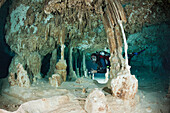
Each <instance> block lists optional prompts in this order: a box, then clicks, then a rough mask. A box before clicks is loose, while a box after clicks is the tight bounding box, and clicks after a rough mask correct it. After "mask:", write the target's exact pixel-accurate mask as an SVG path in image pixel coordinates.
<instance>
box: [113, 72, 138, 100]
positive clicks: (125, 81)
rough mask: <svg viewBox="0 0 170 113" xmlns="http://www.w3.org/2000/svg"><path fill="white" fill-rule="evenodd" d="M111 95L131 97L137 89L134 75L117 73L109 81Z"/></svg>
mask: <svg viewBox="0 0 170 113" xmlns="http://www.w3.org/2000/svg"><path fill="white" fill-rule="evenodd" d="M111 87H112V93H113V96H115V97H118V98H121V99H133V98H134V97H135V95H136V93H137V91H138V80H137V79H136V78H135V76H134V75H129V74H127V75H119V76H118V77H117V78H115V79H112V81H111Z"/></svg>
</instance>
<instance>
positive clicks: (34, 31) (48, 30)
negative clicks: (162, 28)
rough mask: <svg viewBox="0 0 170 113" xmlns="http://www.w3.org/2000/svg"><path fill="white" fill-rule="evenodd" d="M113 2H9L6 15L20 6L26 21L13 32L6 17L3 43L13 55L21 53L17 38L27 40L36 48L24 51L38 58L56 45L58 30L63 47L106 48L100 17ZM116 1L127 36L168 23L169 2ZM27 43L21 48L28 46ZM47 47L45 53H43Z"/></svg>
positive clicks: (149, 0)
mask: <svg viewBox="0 0 170 113" xmlns="http://www.w3.org/2000/svg"><path fill="white" fill-rule="evenodd" d="M113 1H117V0H45V1H44V0H36V1H35V0H18V1H17V2H16V0H13V1H12V5H11V6H10V11H9V12H10V14H11V13H12V12H14V11H16V9H17V7H20V6H21V4H22V5H23V7H27V10H26V18H23V19H22V21H23V25H20V26H19V27H20V30H15V31H12V28H11V26H12V21H11V20H12V19H11V18H10V17H11V16H9V17H8V18H7V25H6V29H7V33H6V34H7V35H6V41H7V43H8V45H10V46H12V47H13V48H12V49H13V51H17V53H18V51H21V50H17V47H16V44H17V43H18V40H17V39H19V38H21V39H22V40H20V41H21V42H23V43H24V40H27V43H28V44H29V42H32V41H33V42H34V43H36V44H35V46H36V47H35V48H33V47H34V46H31V48H32V50H30V49H29V50H28V51H34V50H35V49H38V50H39V51H40V53H41V54H42V55H46V53H48V52H49V51H51V50H52V49H53V48H55V45H56V43H57V44H59V37H60V36H61V34H62V33H61V30H64V31H65V32H64V33H65V36H66V38H65V44H66V45H69V44H71V45H72V46H73V47H74V48H78V49H81V50H86V51H89V52H94V51H97V50H101V49H103V48H104V47H108V44H107V36H106V33H105V30H104V26H103V22H102V18H101V14H102V13H105V15H106V16H107V13H106V6H107V5H108V4H107V3H108V2H113ZM120 2H121V4H122V6H123V8H124V11H125V15H126V19H127V22H126V20H124V29H125V32H126V34H127V35H129V34H133V33H136V32H139V31H140V30H141V29H142V28H143V27H145V26H150V25H154V24H159V23H161V22H164V21H168V20H169V17H170V11H169V10H168V9H170V5H169V4H170V1H169V0H136V1H134V0H120ZM101 9H102V11H103V12H101ZM23 10H25V9H24V8H23ZM18 17H19V16H18ZM16 24H17V23H16ZM15 26H17V25H15ZM14 28H15V27H14ZM8 29H11V30H8ZM35 40H36V41H37V40H38V42H36V41H35ZM54 42H55V43H54ZM27 43H25V46H28V44H27ZM47 48H48V50H46V51H44V50H45V49H47ZM49 48H51V49H49Z"/></svg>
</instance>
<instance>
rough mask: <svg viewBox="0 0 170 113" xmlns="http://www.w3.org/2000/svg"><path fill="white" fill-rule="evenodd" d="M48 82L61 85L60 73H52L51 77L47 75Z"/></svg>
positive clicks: (56, 85)
mask: <svg viewBox="0 0 170 113" xmlns="http://www.w3.org/2000/svg"><path fill="white" fill-rule="evenodd" d="M49 82H50V84H51V86H55V87H58V86H60V85H61V83H62V82H63V80H62V78H61V75H59V74H53V75H52V77H49Z"/></svg>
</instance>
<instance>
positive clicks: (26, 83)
mask: <svg viewBox="0 0 170 113" xmlns="http://www.w3.org/2000/svg"><path fill="white" fill-rule="evenodd" d="M17 68H18V69H17V82H18V85H19V86H20V87H27V88H28V87H30V80H29V77H28V75H27V71H25V70H24V68H23V66H22V64H18V66H17Z"/></svg>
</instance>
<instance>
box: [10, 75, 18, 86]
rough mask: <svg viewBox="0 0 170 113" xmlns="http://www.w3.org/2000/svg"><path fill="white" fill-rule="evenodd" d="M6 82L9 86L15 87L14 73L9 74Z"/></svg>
mask: <svg viewBox="0 0 170 113" xmlns="http://www.w3.org/2000/svg"><path fill="white" fill-rule="evenodd" d="M8 81H9V84H10V86H14V85H17V81H16V79H15V74H14V73H10V74H9V78H8Z"/></svg>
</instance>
